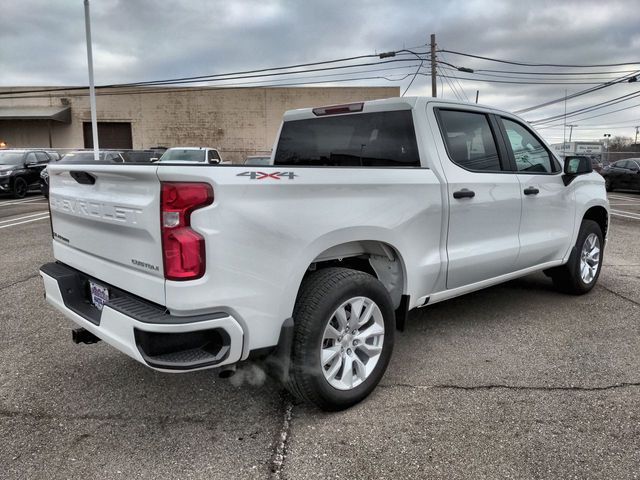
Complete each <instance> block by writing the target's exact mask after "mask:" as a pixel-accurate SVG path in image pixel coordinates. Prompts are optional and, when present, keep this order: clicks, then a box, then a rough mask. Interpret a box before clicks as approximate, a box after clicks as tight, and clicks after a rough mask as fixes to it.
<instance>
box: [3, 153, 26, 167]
mask: <svg viewBox="0 0 640 480" xmlns="http://www.w3.org/2000/svg"><path fill="white" fill-rule="evenodd" d="M23 158H24V153H22V152H0V165H20V164H21V163H22V159H23Z"/></svg>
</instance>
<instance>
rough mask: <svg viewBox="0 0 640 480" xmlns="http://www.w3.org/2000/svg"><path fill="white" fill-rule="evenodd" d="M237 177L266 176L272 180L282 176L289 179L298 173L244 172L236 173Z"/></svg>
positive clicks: (263, 177)
mask: <svg viewBox="0 0 640 480" xmlns="http://www.w3.org/2000/svg"><path fill="white" fill-rule="evenodd" d="M236 176H237V177H249V179H250V180H264V179H265V178H268V179H272V180H280V179H281V178H288V179H289V180H293V179H294V177H297V175H296V174H295V173H293V172H273V173H268V172H258V171H251V172H242V173H239V174H238V175H236Z"/></svg>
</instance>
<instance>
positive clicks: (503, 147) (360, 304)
mask: <svg viewBox="0 0 640 480" xmlns="http://www.w3.org/2000/svg"><path fill="white" fill-rule="evenodd" d="M273 151H274V153H273V156H272V161H271V164H270V165H265V166H258V167H251V166H232V165H228V166H224V165H223V166H216V167H211V166H209V165H206V164H202V165H199V164H193V165H185V164H184V163H181V164H176V165H172V164H171V163H165V162H161V164H147V165H135V164H117V165H116V164H107V163H100V162H98V163H95V162H84V163H80V164H78V163H73V162H71V163H65V161H62V162H58V163H56V164H52V165H50V166H49V173H50V178H51V180H50V185H51V192H50V205H51V223H52V229H53V253H54V256H55V259H56V262H55V263H48V264H46V265H43V266H42V268H41V271H40V273H41V275H42V278H43V279H44V286H45V289H46V298H47V300H48V302H49V303H51V304H52V305H54V306H55V307H56V308H57V309H59V310H60V311H62V312H63V313H64V314H65V315H66V316H67V317H69V318H70V319H71V320H73V321H74V322H75V323H77V324H78V325H79V326H80V327H82V328H80V329H77V330H74V337H75V341H76V342H85V343H91V342H94V341H97V340H98V339H102V340H104V341H106V342H108V343H109V344H111V345H113V346H114V347H116V348H117V349H119V350H121V351H122V352H124V353H126V354H127V355H129V356H131V357H132V358H134V359H135V360H138V361H139V362H141V363H143V364H145V365H148V366H149V367H152V368H155V369H158V370H162V371H167V372H184V371H190V370H198V369H203V368H212V367H222V370H223V371H226V372H230V371H231V369H232V368H234V367H235V365H236V364H238V363H239V362H242V361H245V360H248V359H259V358H262V359H264V358H266V359H267V361H266V364H267V365H269V366H270V370H271V371H272V372H273V373H274V375H276V376H278V377H279V378H280V379H281V380H282V381H283V382H284V384H285V385H286V386H287V388H288V389H289V390H290V391H291V392H292V393H293V394H294V395H295V396H297V397H300V398H302V399H304V400H307V401H310V402H313V403H315V404H316V405H317V406H319V407H320V408H323V409H328V410H337V409H342V408H346V407H348V406H350V405H353V404H355V403H356V402H359V401H360V400H362V399H363V398H364V397H366V396H367V395H368V394H369V393H370V392H371V391H372V390H373V389H374V388H375V386H376V385H377V383H378V382H379V381H380V379H381V377H382V375H383V374H384V371H385V369H386V367H387V364H388V363H389V359H390V357H391V353H392V349H393V343H394V330H396V328H402V327H403V326H404V322H405V319H406V317H407V312H408V311H409V310H411V309H413V308H417V307H425V306H428V305H431V304H433V303H436V302H440V301H442V300H446V299H449V298H452V297H457V296H459V295H463V294H465V293H468V292H472V291H475V290H479V289H482V288H484V287H488V286H490V285H495V284H497V283H499V282H504V281H507V280H511V279H514V278H516V277H520V276H523V275H527V274H529V273H532V272H536V271H539V270H544V271H545V272H546V273H547V275H548V276H549V277H551V279H552V280H553V282H554V284H555V285H556V286H557V287H558V288H559V289H561V290H563V291H565V292H569V293H573V294H582V293H586V292H588V291H589V290H590V289H591V288H593V286H594V284H595V283H596V281H597V279H598V275H599V273H600V268H601V265H602V253H603V249H604V245H605V240H606V236H607V230H608V224H609V214H608V209H609V207H608V203H607V197H606V194H605V187H604V181H603V179H602V177H600V176H599V175H598V174H596V173H593V172H592V171H591V164H590V163H589V162H582V161H581V160H579V159H578V160H572V161H569V162H567V163H566V164H565V165H564V167H563V166H561V164H560V163H559V161H558V160H557V159H556V158H555V157H554V155H553V153H552V152H551V150H550V148H549V147H548V145H546V144H545V142H544V141H542V140H541V139H540V137H539V136H538V135H537V134H536V133H535V132H534V131H533V130H532V129H531V128H530V127H529V126H528V125H527V123H526V122H524V121H522V120H521V119H519V118H518V117H516V116H514V115H511V114H509V113H507V112H503V111H499V110H495V109H492V108H488V107H482V106H478V105H473V104H464V103H454V102H447V101H442V100H437V99H432V98H392V99H387V100H378V101H370V102H364V103H354V104H349V105H338V106H331V107H321V108H313V109H312V108H309V109H301V110H293V111H289V112H287V113H286V114H285V115H284V121H283V123H282V127H281V129H280V133H279V137H278V140H277V141H276V143H275V146H274V150H273Z"/></svg>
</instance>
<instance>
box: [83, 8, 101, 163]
mask: <svg viewBox="0 0 640 480" xmlns="http://www.w3.org/2000/svg"><path fill="white" fill-rule="evenodd" d="M84 28H85V33H86V35H87V63H88V64H89V103H90V105H91V133H92V135H93V159H94V160H95V161H96V162H97V161H98V160H99V159H100V156H99V153H98V149H99V146H98V118H97V114H96V87H95V85H94V83H93V53H92V51H91V19H90V15H89V0H84Z"/></svg>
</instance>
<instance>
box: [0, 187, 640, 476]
mask: <svg viewBox="0 0 640 480" xmlns="http://www.w3.org/2000/svg"><path fill="white" fill-rule="evenodd" d="M610 201H611V207H612V212H613V215H612V218H611V229H610V234H609V240H610V241H609V244H608V247H607V251H606V254H605V266H604V268H603V271H602V275H601V277H600V281H599V283H598V285H597V286H596V287H595V289H594V290H593V291H592V292H591V293H590V294H589V295H586V296H582V297H570V296H565V295H561V294H558V293H556V292H555V291H553V289H552V287H551V283H550V281H549V280H548V279H547V278H546V277H544V276H543V275H542V274H536V275H531V276H528V277H525V278H522V279H520V280H516V281H512V282H509V283H507V284H504V285H500V286H497V287H494V288H491V289H488V290H484V291H481V292H477V293H474V294H471V295H467V296H465V297H461V298H458V299H455V300H451V301H449V302H444V303H441V304H437V305H433V306H431V307H428V308H426V309H422V310H420V311H417V312H414V313H413V314H412V316H411V318H410V321H409V323H408V327H407V330H406V331H405V332H404V333H401V334H399V335H398V336H397V341H396V350H395V352H394V357H393V359H392V363H391V365H390V368H389V370H388V371H387V374H386V375H385V377H384V379H383V382H382V384H381V385H380V387H379V388H378V389H377V390H376V391H375V392H374V394H373V395H372V396H371V397H370V398H369V399H367V400H366V401H365V402H363V403H362V404H360V405H358V406H356V407H354V408H352V409H350V410H348V411H344V412H340V413H334V414H328V413H323V412H319V411H317V410H315V409H313V408H311V407H307V406H305V405H293V404H292V403H291V401H290V399H289V397H288V396H287V395H286V394H284V393H283V392H282V391H281V390H280V389H279V388H278V386H277V385H275V384H273V383H272V382H271V381H269V380H264V381H263V379H262V377H261V376H260V375H256V372H255V371H253V367H250V368H247V369H245V370H244V371H242V372H240V373H239V374H238V375H237V376H236V377H235V381H234V382H233V383H231V382H229V381H226V380H221V379H218V378H217V377H216V376H215V375H214V374H212V373H211V372H200V373H191V374H183V375H169V374H161V373H156V372H154V371H151V370H150V369H147V368H145V367H144V366H142V365H139V364H138V363H136V362H135V361H133V360H131V359H129V358H128V357H126V356H125V355H123V354H120V353H118V352H117V351H116V350H114V349H113V348H111V347H109V346H108V345H105V344H104V343H102V342H101V343H98V344H96V345H82V346H77V345H74V344H73V343H72V342H71V339H70V329H71V323H70V322H68V321H67V320H65V319H64V318H63V317H62V316H61V315H59V314H58V313H56V312H55V311H54V310H53V309H52V308H50V307H49V306H47V304H46V303H45V301H44V300H43V288H42V283H41V280H40V277H39V276H38V274H37V271H38V267H39V266H40V265H41V264H43V263H45V262H47V261H50V260H51V258H52V254H51V247H50V243H51V237H50V230H49V222H48V212H47V204H46V201H45V200H44V199H43V197H41V196H39V195H35V194H33V195H30V196H29V197H28V198H27V199H24V200H17V201H16V200H11V199H9V198H0V245H2V248H0V259H1V262H0V265H2V275H1V276H0V292H1V295H2V302H1V303H0V318H1V321H0V328H1V329H2V334H1V335H0V444H1V445H2V447H1V448H0V477H2V478H12V479H13V478H28V479H34V478H46V479H57V478H87V479H89V478H96V479H97V478H100V479H104V478H150V479H151V478H153V479H156V478H196V479H199V478H214V479H215V478H268V477H270V476H271V477H274V478H289V479H297V478H350V479H359V478H447V479H454V478H472V479H477V478H550V479H551V478H553V479H558V478H563V479H566V478H580V479H583V478H612V479H624V478H639V477H640V194H637V193H628V192H627V193H623V192H615V193H612V194H611V195H610Z"/></svg>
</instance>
